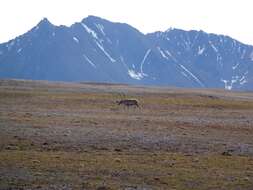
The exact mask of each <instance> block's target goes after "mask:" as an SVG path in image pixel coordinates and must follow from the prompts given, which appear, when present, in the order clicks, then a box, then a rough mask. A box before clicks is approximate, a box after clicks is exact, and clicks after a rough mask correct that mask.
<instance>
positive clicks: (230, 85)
mask: <svg viewBox="0 0 253 190" xmlns="http://www.w3.org/2000/svg"><path fill="white" fill-rule="evenodd" d="M221 82H223V83H224V87H225V89H226V90H231V89H232V87H233V84H232V83H231V82H229V81H228V80H224V79H221Z"/></svg>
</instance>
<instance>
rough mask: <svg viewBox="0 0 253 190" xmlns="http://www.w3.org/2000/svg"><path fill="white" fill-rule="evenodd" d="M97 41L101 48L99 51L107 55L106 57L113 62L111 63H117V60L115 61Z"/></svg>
mask: <svg viewBox="0 0 253 190" xmlns="http://www.w3.org/2000/svg"><path fill="white" fill-rule="evenodd" d="M94 41H95V43H96V44H97V46H98V47H99V49H100V50H101V51H102V52H103V53H104V54H105V55H106V57H107V58H108V59H109V60H110V61H111V62H113V63H114V62H116V60H115V59H113V58H112V57H111V55H110V54H109V53H108V52H107V51H105V49H104V47H103V46H102V45H101V44H100V43H99V42H97V41H96V40H94Z"/></svg>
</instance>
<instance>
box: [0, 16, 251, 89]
mask: <svg viewBox="0 0 253 190" xmlns="http://www.w3.org/2000/svg"><path fill="white" fill-rule="evenodd" d="M0 78H19V79H33V80H52V81H94V82H114V83H128V84H142V85H161V86H163V85H166V86H178V87H194V88H225V89H228V90H231V89H233V90H234V89H235V90H253V46H249V45H245V44H242V43H240V42H238V41H236V40H234V39H232V38H230V37H228V36H222V35H215V34H208V33H205V32H203V31H183V30H179V29H169V30H167V31H165V32H155V33H151V34H146V35H144V34H143V33H141V32H139V31H138V30H137V29H135V28H133V27H131V26H129V25H127V24H122V23H113V22H110V21H107V20H104V19H102V18H98V17H94V16H89V17H87V18H85V19H83V20H82V21H81V22H79V23H75V24H73V25H71V26H70V27H66V26H55V25H53V24H51V23H50V22H49V21H48V20H47V19H43V20H42V21H41V22H40V23H39V24H38V25H37V26H35V27H34V28H32V29H31V30H30V31H28V32H27V33H25V34H24V35H21V36H19V37H17V38H15V39H13V40H10V41H9V42H7V43H3V44H0Z"/></svg>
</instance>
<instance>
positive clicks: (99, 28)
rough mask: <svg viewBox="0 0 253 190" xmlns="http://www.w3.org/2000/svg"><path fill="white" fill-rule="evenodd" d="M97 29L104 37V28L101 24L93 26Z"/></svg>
mask: <svg viewBox="0 0 253 190" xmlns="http://www.w3.org/2000/svg"><path fill="white" fill-rule="evenodd" d="M95 25H96V27H97V29H98V30H99V31H100V32H101V33H102V34H103V35H104V36H106V34H105V32H104V26H103V25H102V24H95Z"/></svg>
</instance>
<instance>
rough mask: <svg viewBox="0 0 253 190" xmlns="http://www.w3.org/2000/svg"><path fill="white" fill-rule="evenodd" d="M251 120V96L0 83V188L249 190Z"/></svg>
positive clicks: (252, 172) (252, 158)
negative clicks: (131, 103) (125, 102)
mask: <svg viewBox="0 0 253 190" xmlns="http://www.w3.org/2000/svg"><path fill="white" fill-rule="evenodd" d="M123 98H134V99H138V101H139V103H140V107H141V108H140V109H139V108H134V107H130V108H126V107H124V106H118V105H117V104H116V103H115V101H116V100H120V99H123ZM252 116H253V93H249V92H248V93H246V92H227V91H222V90H197V89H194V90H190V89H187V90H186V89H177V88H155V87H152V88H151V87H131V86H126V85H109V84H89V83H86V84H71V83H48V82H39V81H37V82H34V81H16V80H2V81H0V189H36V190H39V189H66V190H67V189H91V190H92V189H97V190H106V189H122V190H134V189H139V190H144V189H145V190H160V189H164V190H167V189H168V190H170V189H179V190H180V189H185V190H190V189H192V190H206V189H212V190H213V189H217V190H220V189H224V190H241V189H243V190H244V189H247V190H252V189H253V117H252Z"/></svg>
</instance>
